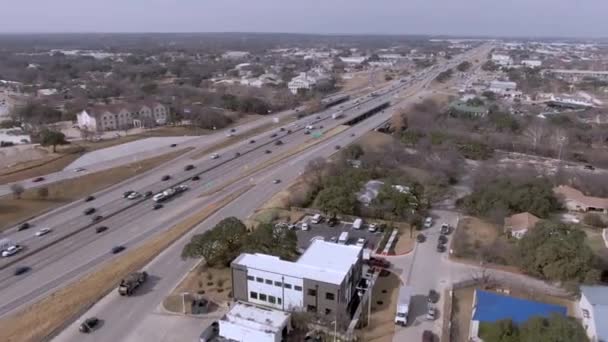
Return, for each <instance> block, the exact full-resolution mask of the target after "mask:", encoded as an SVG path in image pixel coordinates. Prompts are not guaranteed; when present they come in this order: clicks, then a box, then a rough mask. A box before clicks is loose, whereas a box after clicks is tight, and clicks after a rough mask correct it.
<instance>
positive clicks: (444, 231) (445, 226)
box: [440, 223, 451, 235]
mask: <svg viewBox="0 0 608 342" xmlns="http://www.w3.org/2000/svg"><path fill="white" fill-rule="evenodd" d="M450 231H451V229H450V226H449V225H448V224H447V223H443V224H442V225H441V230H440V233H441V234H444V235H447V234H450Z"/></svg>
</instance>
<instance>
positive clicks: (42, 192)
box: [36, 187, 49, 199]
mask: <svg viewBox="0 0 608 342" xmlns="http://www.w3.org/2000/svg"><path fill="white" fill-rule="evenodd" d="M36 193H37V194H38V198H41V199H46V198H48V197H49V188H47V187H42V188H38V190H36Z"/></svg>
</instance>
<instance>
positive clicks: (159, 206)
mask: <svg viewBox="0 0 608 342" xmlns="http://www.w3.org/2000/svg"><path fill="white" fill-rule="evenodd" d="M162 207H163V205H162V204H160V203H156V204H155V205H154V206H153V207H152V209H154V210H158V209H161V208H162Z"/></svg>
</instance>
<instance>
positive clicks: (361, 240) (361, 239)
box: [356, 238, 367, 247]
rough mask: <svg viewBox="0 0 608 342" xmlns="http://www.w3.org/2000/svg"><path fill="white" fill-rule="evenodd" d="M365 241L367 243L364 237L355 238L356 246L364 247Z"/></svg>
mask: <svg viewBox="0 0 608 342" xmlns="http://www.w3.org/2000/svg"><path fill="white" fill-rule="evenodd" d="M366 243H367V242H366V241H365V239H364V238H359V239H357V243H356V246H357V247H365V244H366Z"/></svg>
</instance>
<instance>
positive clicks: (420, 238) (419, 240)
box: [416, 234, 426, 243]
mask: <svg viewBox="0 0 608 342" xmlns="http://www.w3.org/2000/svg"><path fill="white" fill-rule="evenodd" d="M416 241H418V242H419V243H423V242H424V241H426V236H424V234H418V235H417V236H416Z"/></svg>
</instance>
